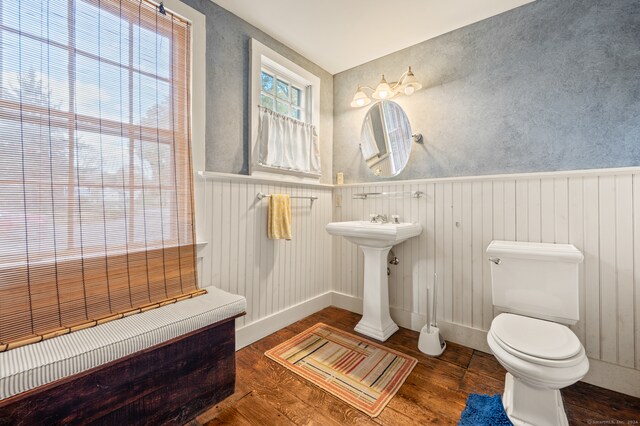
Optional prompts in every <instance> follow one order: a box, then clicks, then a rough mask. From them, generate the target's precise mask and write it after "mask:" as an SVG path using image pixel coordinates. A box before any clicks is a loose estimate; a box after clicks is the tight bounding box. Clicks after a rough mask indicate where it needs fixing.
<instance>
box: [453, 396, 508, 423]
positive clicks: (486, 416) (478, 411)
mask: <svg viewBox="0 0 640 426" xmlns="http://www.w3.org/2000/svg"><path fill="white" fill-rule="evenodd" d="M485 425H486V426H503V425H504V426H510V425H511V426H512V423H511V422H510V421H509V417H507V413H505V411H504V407H503V406H502V400H501V399H500V395H493V396H489V395H478V394H475V393H472V394H470V395H469V397H468V398H467V406H466V407H464V411H463V412H462V414H461V415H460V421H459V422H458V426H485Z"/></svg>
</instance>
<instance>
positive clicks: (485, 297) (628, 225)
mask: <svg viewBox="0 0 640 426" xmlns="http://www.w3.org/2000/svg"><path fill="white" fill-rule="evenodd" d="M410 191H421V192H423V193H424V196H423V197H421V198H412V197H411V196H410V195H404V196H399V197H394V196H378V197H371V198H369V199H366V200H363V199H354V198H353V195H354V194H356V193H363V192H410ZM333 196H334V199H335V202H334V205H336V206H337V205H340V204H341V207H334V214H333V220H335V221H344V220H367V219H368V217H369V214H370V213H381V214H387V215H392V214H398V215H400V220H401V221H410V222H419V223H421V224H422V227H423V233H422V234H421V235H420V236H419V237H417V238H413V239H411V240H408V241H407V242H405V243H403V244H400V245H398V246H396V247H394V248H393V251H394V252H395V255H396V256H397V257H398V258H399V259H400V264H399V265H398V266H393V265H389V267H390V268H391V271H392V273H391V276H390V277H389V286H390V304H391V307H392V308H391V310H392V317H393V318H394V319H395V320H396V322H398V323H399V325H401V326H403V327H408V328H411V329H414V330H420V328H421V327H422V325H424V324H425V322H426V308H427V297H426V288H427V284H428V283H430V288H432V287H431V285H432V284H431V283H432V281H433V276H434V273H437V274H438V289H437V290H438V318H439V321H440V325H441V328H442V330H443V334H444V335H445V337H446V338H447V339H450V340H452V341H457V342H459V343H462V344H465V345H467V346H471V347H476V348H477V349H481V350H485V351H488V347H487V345H486V340H485V339H486V331H487V330H488V329H489V326H490V324H491V320H492V319H493V318H494V315H496V314H497V312H495V311H494V309H493V307H492V299H491V276H490V269H489V262H488V261H487V255H486V253H485V250H486V248H487V245H488V244H489V243H490V242H491V240H494V239H497V240H514V241H536V242H548V243H571V244H573V245H575V246H576V247H577V248H578V249H580V250H581V251H582V252H583V253H584V255H585V260H584V262H583V263H582V264H581V266H580V321H579V322H578V323H577V324H576V325H575V326H574V327H572V328H573V330H574V331H575V333H576V334H577V336H578V337H579V338H580V340H581V341H582V343H583V345H584V346H585V348H586V351H587V354H588V356H589V358H590V359H591V371H590V373H589V375H588V376H587V377H586V378H585V381H588V382H590V383H593V384H596V385H599V386H603V387H607V388H609V389H614V390H618V391H621V392H625V393H628V394H632V395H635V396H640V386H639V385H638V383H640V168H628V169H613V170H592V171H576V172H557V173H535V174H522V175H502V176H487V177H463V178H451V179H431V180H418V181H404V182H402V181H400V182H389V183H383V184H380V183H375V184H354V185H344V186H336V187H335V188H334V194H333ZM332 247H333V256H334V261H333V274H334V275H333V291H334V294H333V298H332V301H333V302H332V303H333V304H334V305H337V306H340V307H344V308H346V309H351V310H354V311H359V310H360V311H361V309H362V307H361V306H362V304H361V300H362V289H363V281H362V280H363V256H362V252H361V250H359V249H358V248H357V247H356V246H355V245H354V244H351V243H349V242H347V241H346V240H345V239H344V238H334V239H333V246H332Z"/></svg>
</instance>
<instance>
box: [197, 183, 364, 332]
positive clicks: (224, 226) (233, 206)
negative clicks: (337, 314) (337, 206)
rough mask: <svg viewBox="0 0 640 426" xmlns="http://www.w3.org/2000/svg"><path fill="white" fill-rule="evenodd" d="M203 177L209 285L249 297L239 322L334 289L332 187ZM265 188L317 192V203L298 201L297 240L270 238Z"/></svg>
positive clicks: (306, 193)
mask: <svg viewBox="0 0 640 426" xmlns="http://www.w3.org/2000/svg"><path fill="white" fill-rule="evenodd" d="M198 179H201V182H199V186H198V188H200V189H201V191H202V192H203V193H199V195H198V196H199V197H201V198H200V200H202V199H204V202H200V205H202V206H204V209H205V212H204V214H203V215H202V216H199V217H202V218H204V219H203V221H204V223H198V224H197V227H198V230H199V235H202V238H204V239H205V240H206V241H207V242H208V244H207V247H206V249H205V250H204V258H203V261H202V282H203V285H205V286H206V285H214V286H216V287H219V288H221V289H223V290H226V291H229V292H231V293H235V294H241V295H243V296H245V297H246V298H247V315H246V316H245V317H243V318H241V319H239V321H238V323H239V324H238V325H239V326H243V325H247V324H250V323H253V322H256V321H258V320H260V319H263V318H265V317H267V316H269V315H272V314H275V313H277V312H280V311H282V310H285V309H287V308H290V307H292V306H294V305H296V304H298V303H300V302H305V301H308V300H310V299H312V298H314V297H316V296H318V295H321V294H323V293H326V292H327V291H329V290H330V288H331V270H332V269H331V262H332V257H331V251H332V250H331V247H332V246H331V237H330V236H329V235H328V234H327V233H326V231H325V229H324V228H325V225H326V224H327V223H329V222H331V220H332V207H331V206H332V193H331V187H308V186H304V185H296V184H274V183H272V182H268V181H261V180H255V181H250V180H248V179H246V178H242V177H239V178H234V177H229V176H216V175H214V176H209V177H207V178H206V179H204V178H202V177H198ZM259 192H263V193H266V194H278V193H282V194H289V195H292V196H311V195H314V196H317V197H318V200H316V201H314V202H313V203H311V201H310V200H306V199H292V200H291V213H292V229H293V239H292V240H291V241H284V240H269V239H268V238H267V206H268V199H263V200H258V199H257V198H256V195H257V194H258V193H259ZM354 289H355V286H354Z"/></svg>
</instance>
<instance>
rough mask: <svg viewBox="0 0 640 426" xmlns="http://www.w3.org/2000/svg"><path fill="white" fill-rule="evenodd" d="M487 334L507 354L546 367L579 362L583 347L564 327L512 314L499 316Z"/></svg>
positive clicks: (571, 364) (582, 354) (559, 366)
mask: <svg viewBox="0 0 640 426" xmlns="http://www.w3.org/2000/svg"><path fill="white" fill-rule="evenodd" d="M489 334H490V335H491V336H492V337H493V340H494V342H495V343H496V344H497V345H499V346H500V347H501V348H502V349H503V350H504V351H506V352H508V353H509V354H511V355H513V356H515V357H517V358H520V359H522V360H524V361H528V362H531V363H534V364H538V365H543V366H547V367H556V368H562V367H571V366H574V365H577V364H579V363H581V362H582V360H583V358H584V357H585V353H584V348H583V347H582V344H581V343H580V340H578V338H577V336H576V335H575V334H574V333H573V332H572V331H571V330H570V329H569V328H568V327H566V326H563V325H560V324H557V323H553V322H549V321H544V320H539V319H536V318H529V317H525V316H521V315H514V314H506V313H505V314H500V315H498V316H497V317H496V318H495V319H494V320H493V322H492V323H491V328H490V329H489Z"/></svg>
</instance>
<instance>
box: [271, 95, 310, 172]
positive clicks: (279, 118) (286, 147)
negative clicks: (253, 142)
mask: <svg viewBox="0 0 640 426" xmlns="http://www.w3.org/2000/svg"><path fill="white" fill-rule="evenodd" d="M258 109H259V111H260V116H259V121H260V122H259V127H258V144H259V147H260V151H259V152H260V156H259V162H260V164H262V165H264V166H268V167H277V168H280V169H287V170H295V171H299V172H306V173H313V174H317V175H319V174H320V145H319V142H318V134H317V132H316V128H315V126H313V125H312V124H307V123H303V122H301V121H298V120H296V119H293V118H291V117H287V116H285V115H282V114H278V113H276V112H274V111H272V110H270V109H267V108H264V107H262V106H260V107H259V108H258Z"/></svg>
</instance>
